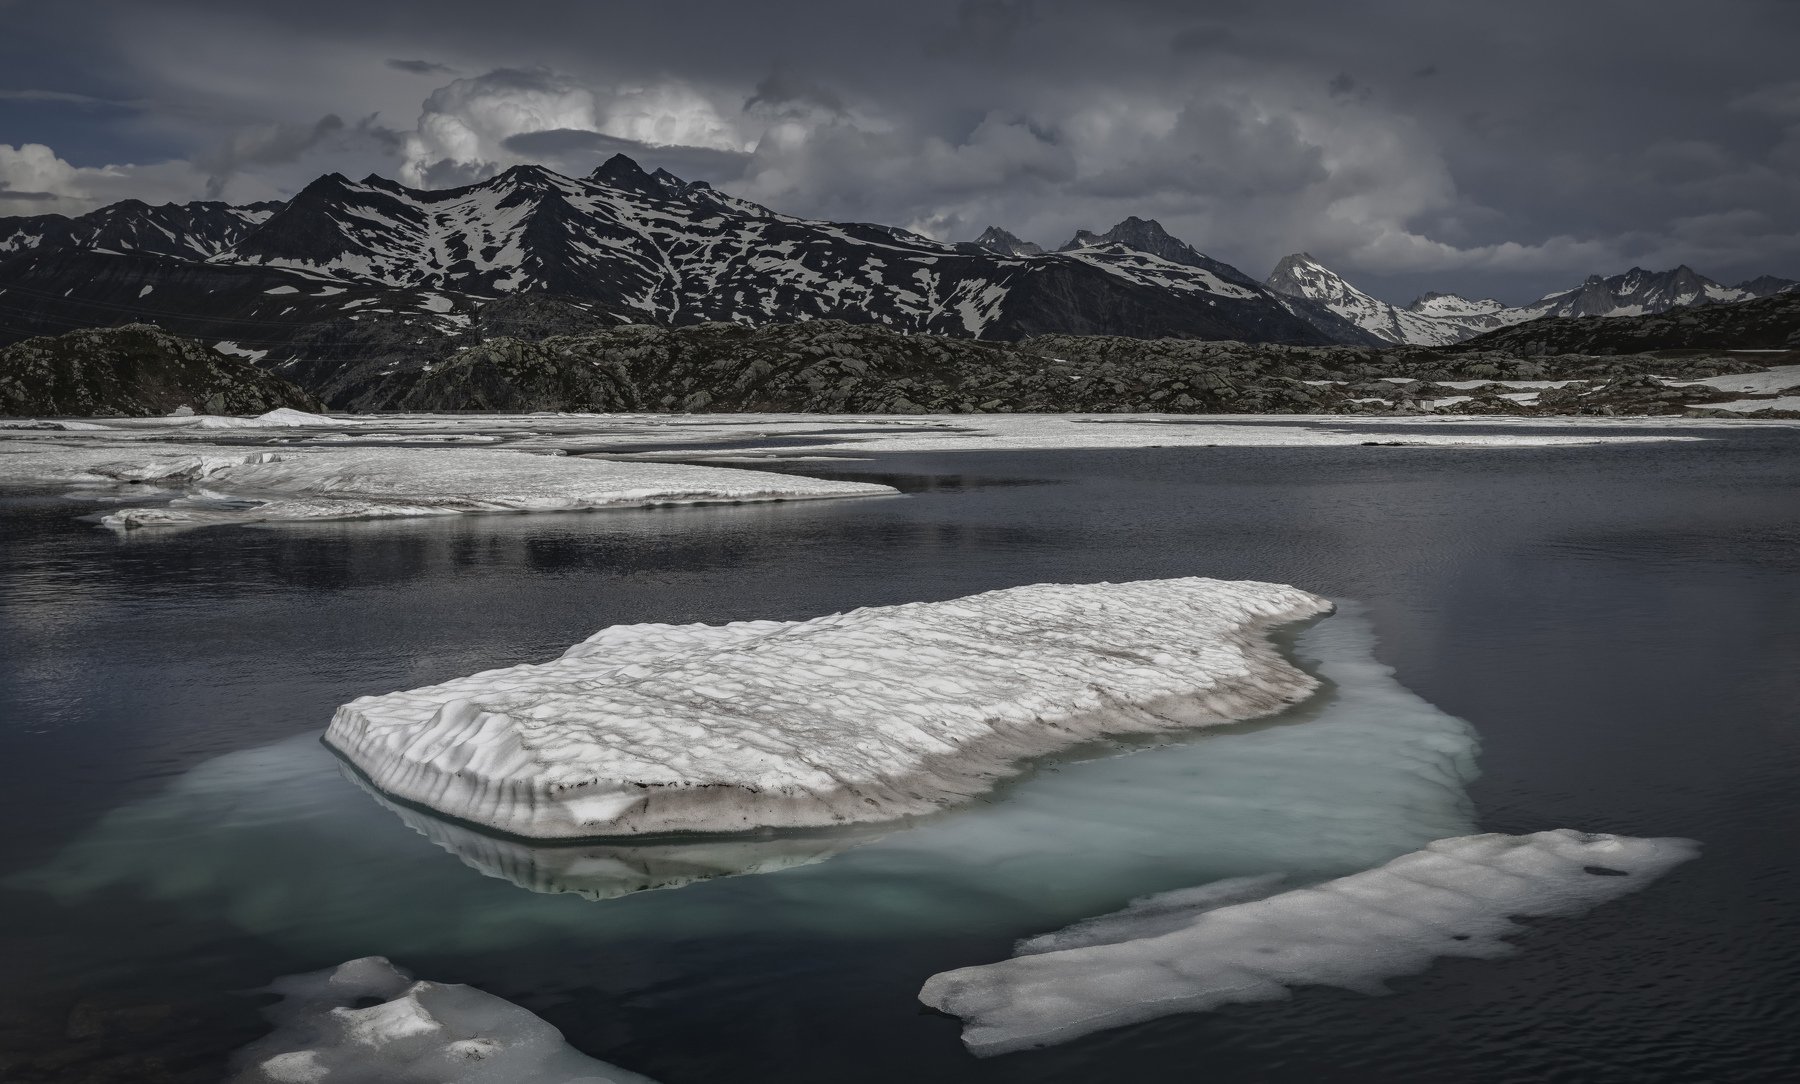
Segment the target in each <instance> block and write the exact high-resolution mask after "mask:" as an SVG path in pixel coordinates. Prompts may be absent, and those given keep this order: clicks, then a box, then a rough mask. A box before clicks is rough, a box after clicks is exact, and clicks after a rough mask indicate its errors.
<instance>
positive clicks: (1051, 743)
mask: <svg viewBox="0 0 1800 1084" xmlns="http://www.w3.org/2000/svg"><path fill="white" fill-rule="evenodd" d="M1330 608H1331V604H1330V603H1329V602H1327V601H1325V600H1324V599H1321V598H1319V597H1317V596H1315V595H1311V594H1308V593H1307V592H1305V591H1301V590H1298V589H1296V588H1292V587H1286V586H1282V585H1278V584H1265V583H1253V582H1231V581H1222V580H1212V579H1201V578H1188V579H1174V580H1147V581H1140V582H1135V583H1125V584H1086V585H1058V584H1039V585H1035V586H1030V587H1016V588H1012V589H1009V590H1004V591H993V592H989V593H987V594H981V595H974V596H971V597H968V598H963V599H956V600H952V601H949V602H932V603H910V604H907V605H902V606H890V607H880V608H868V609H861V610H853V611H851V612H849V613H843V614H834V615H831V616H827V617H820V618H815V619H812V620H809V621H798V622H773V621H751V622H736V623H733V624H729V625H720V626H707V625H678V626H677V625H624V626H617V627H614V628H609V629H605V630H603V631H601V632H600V633H598V634H596V635H595V636H593V637H591V638H590V639H588V640H586V641H584V642H582V643H580V644H577V645H575V646H574V647H572V648H570V649H569V651H568V652H567V653H566V654H565V655H564V656H563V657H562V658H560V659H558V660H556V661H553V662H549V663H543V664H528V665H522V666H513V667H508V668H505V669H500V670H489V671H486V672H484V673H479V674H475V675H473V676H471V677H466V678H460V679H457V680H455V681H449V682H445V683H443V684H441V685H434V686H429V687H427V688H423V689H415V690H412V691H410V692H397V693H390V694H387V695H384V696H365V697H361V698H359V699H357V700H354V701H352V702H350V703H349V704H346V705H344V706H343V707H341V708H339V709H338V710H337V713H336V715H335V716H334V717H333V719H332V721H331V726H330V728H329V729H328V730H327V731H326V736H325V740H326V742H327V744H329V745H331V746H332V747H333V748H334V749H336V750H338V751H339V752H340V753H342V754H343V755H344V757H345V758H346V759H348V760H349V761H350V762H351V763H352V764H354V765H356V766H357V767H358V768H359V769H360V770H361V771H362V772H363V773H365V774H366V775H367V776H368V778H369V779H370V781H371V782H373V784H374V785H375V786H376V787H377V788H378V789H380V790H382V791H383V792H385V793H388V794H390V795H393V796H396V797H398V798H401V799H403V800H406V801H411V802H415V803H418V804H420V805H423V806H426V807H429V808H430V809H433V810H435V811H437V812H439V813H443V814H446V815H448V816H451V817H454V818H457V819H459V820H463V821H468V822H472V823H474V824H477V825H482V826H485V827H488V828H492V829H498V830H500V831H503V832H508V833H511V834H514V835H519V836H525V837H531V838H581V837H593V836H609V835H636V834H654V833H663V832H682V831H701V832H731V831H742V830H747V829H755V828H764V827H815V826H826V825H835V824H844V823H853V822H865V821H880V820H889V819H893V818H897V817H903V816H908V815H912V814H918V813H925V812H930V811H932V810H935V809H938V808H940V807H942V806H945V805H949V804H951V803H953V802H955V801H958V800H960V799H964V798H967V797H969V796H971V795H973V794H976V793H980V792H982V791H984V790H987V789H988V788H989V787H991V786H992V785H993V781H994V779H995V777H996V776H998V775H1001V774H1003V773H1004V772H1005V771H1006V770H1007V769H1008V767H1009V766H1010V765H1012V764H1013V763H1014V762H1016V761H1018V760H1020V759H1021V758H1024V757H1028V756H1034V755H1038V754H1042V753H1046V752H1050V751H1054V750H1058V749H1062V748H1066V747H1069V746H1072V745H1076V744H1078V743H1081V742H1083V741H1087V740H1090V739H1092V738H1095V737H1098V736H1100V735H1104V734H1109V733H1123V732H1150V731H1157V730H1166V729H1173V728H1178V727H1192V726H1204V725H1208V724H1213V723H1219V722H1225V721H1232V720H1238V719H1245V718H1250V717H1253V716H1260V715H1266V714H1268V713H1270V712H1273V711H1276V710H1278V709H1280V708H1283V707H1285V706H1287V705H1289V704H1291V703H1293V702H1295V701H1298V700H1300V699H1303V698H1304V697H1305V696H1306V695H1308V694H1310V693H1311V692H1312V691H1313V689H1314V688H1315V687H1316V686H1317V682H1316V681H1315V680H1314V679H1313V678H1311V677H1309V676H1308V675H1306V674H1305V673H1303V672H1302V671H1300V670H1298V669H1296V668H1295V667H1293V666H1291V665H1290V664H1288V663H1287V662H1286V661H1285V660H1284V659H1282V658H1281V657H1280V655H1279V654H1278V653H1277V652H1276V651H1275V650H1274V649H1273V648H1272V647H1271V646H1270V645H1269V644H1268V642H1267V641H1266V639H1265V637H1264V633H1265V631H1266V630H1267V629H1268V628H1270V627H1271V626H1273V625H1277V624H1282V623H1286V622H1291V621H1296V620H1299V619H1302V618H1307V617H1312V616H1315V615H1318V614H1322V613H1325V612H1328V611H1329V610H1330Z"/></svg>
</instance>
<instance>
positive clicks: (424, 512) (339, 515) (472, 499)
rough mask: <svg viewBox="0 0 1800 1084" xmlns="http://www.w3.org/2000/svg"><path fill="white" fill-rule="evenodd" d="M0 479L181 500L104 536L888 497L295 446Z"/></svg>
mask: <svg viewBox="0 0 1800 1084" xmlns="http://www.w3.org/2000/svg"><path fill="white" fill-rule="evenodd" d="M0 470H3V471H4V472H5V477H7V478H8V479H9V480H12V481H17V482H56V483H75V484H87V485H94V484H121V483H124V484H130V483H136V484H141V485H151V486H156V487H162V488H170V489H176V490H178V491H180V492H181V493H183V494H184V495H183V496H179V497H177V498H176V499H175V500H174V501H172V502H171V503H170V504H168V505H165V506H160V507H129V508H125V509H122V510H120V511H118V512H114V513H112V514H110V515H108V516H106V517H104V518H103V519H102V522H103V523H105V524H106V525H108V526H110V527H119V528H134V527H154V526H197V525H201V524H209V523H254V522H268V521H284V520H287V521H292V520H326V519H379V518H390V517H396V516H442V515H454V514H457V513H465V512H565V511H581V510H591V509H598V508H617V507H641V506H646V505H662V504H701V503H713V502H728V501H776V500H804V499H809V498H823V497H857V496H873V495H878V494H890V493H893V492H894V491H893V490H892V489H891V488H889V487H887V486H882V485H870V484H866V483H860V482H828V481H820V480H818V479H813V478H798V477H790V476H786V475H777V474H767V473H763V472H759V471H747V470H735V469H730V468H723V467H694V466H682V465H675V464H663V463H618V462H610V461H604V460H589V459H575V458H569V457H564V456H546V455H532V454H528V453H523V452H512V451H494V450H488V449H463V448H444V449H429V450H427V449H407V448H378V449H367V448H346V449H315V448H295V449H292V450H289V449H283V450H281V451H262V450H258V451H249V450H246V449H244V448H242V447H235V448H234V447H228V446H204V445H180V444H108V443H105V442H97V443H61V442H48V441H34V442H29V443H27V442H16V443H8V444H6V445H4V446H0Z"/></svg>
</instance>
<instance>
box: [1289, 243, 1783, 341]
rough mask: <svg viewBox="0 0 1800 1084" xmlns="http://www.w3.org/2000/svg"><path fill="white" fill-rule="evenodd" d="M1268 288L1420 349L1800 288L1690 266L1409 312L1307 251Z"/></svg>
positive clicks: (1429, 303) (1445, 301)
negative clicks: (1535, 325)
mask: <svg viewBox="0 0 1800 1084" xmlns="http://www.w3.org/2000/svg"><path fill="white" fill-rule="evenodd" d="M1264 285H1266V286H1267V287H1268V288H1269V289H1271V290H1274V291H1275V292H1277V293H1280V294H1285V295H1287V296H1289V297H1294V298H1301V299H1304V300H1307V301H1310V302H1312V303H1314V304H1316V305H1319V306H1322V307H1324V308H1326V309H1328V310H1330V311H1331V312H1333V313H1335V314H1337V315H1338V316H1341V317H1343V318H1344V319H1345V320H1347V321H1349V322H1350V323H1352V324H1354V325H1355V326H1356V327H1358V328H1361V329H1362V330H1364V331H1366V332H1368V333H1370V334H1372V335H1374V336H1376V337H1377V338H1379V339H1381V340H1382V341H1384V342H1390V343H1405V344H1412V345H1420V346H1443V345H1447V344H1449V343H1453V342H1461V341H1462V340H1464V339H1468V338H1473V337H1474V336H1476V335H1480V334H1484V333H1486V332H1489V331H1493V330H1495V329H1497V328H1502V327H1509V326H1511V325H1513V324H1520V323H1524V322H1525V321H1527V320H1536V319H1538V318H1540V317H1545V316H1602V317H1611V316H1642V315H1645V314H1647V313H1659V312H1667V311H1668V310H1670V309H1674V308H1680V307H1682V306H1685V305H1711V304H1723V303H1729V302H1734V301H1748V300H1750V299H1751V298H1755V297H1768V296H1771V295H1773V294H1777V293H1783V292H1786V291H1789V290H1793V289H1795V288H1796V287H1800V283H1796V282H1793V281H1791V280H1788V279H1779V278H1775V277H1774V276H1771V275H1764V276H1762V277H1761V278H1757V279H1752V280H1750V281H1748V282H1744V283H1740V284H1738V285H1737V286H1721V285H1720V284H1719V283H1716V282H1714V281H1713V280H1711V279H1709V278H1707V277H1706V276H1704V275H1701V274H1699V273H1698V272H1696V271H1695V270H1694V269H1693V268H1690V267H1687V266H1686V265H1683V266H1681V267H1677V268H1675V269H1674V270H1673V271H1646V270H1644V269H1643V268H1640V267H1634V268H1632V269H1631V270H1630V271H1627V272H1625V273H1624V274H1622V275H1614V276H1612V277H1611V278H1601V277H1600V276H1599V275H1593V276H1590V277H1589V278H1588V280H1587V281H1586V282H1584V283H1582V284H1581V285H1580V286H1577V287H1576V288H1575V289H1573V290H1559V291H1557V292H1555V293H1551V294H1546V295H1545V296H1544V297H1542V298H1540V299H1539V300H1537V301H1534V302H1532V303H1531V304H1529V305H1517V306H1508V305H1505V304H1503V303H1502V302H1499V301H1495V300H1494V299H1492V298H1481V299H1477V300H1471V299H1469V298H1465V297H1459V296H1457V295H1456V294H1444V293H1436V292H1432V293H1427V294H1425V295H1424V296H1422V297H1420V298H1419V299H1418V300H1416V301H1414V302H1413V303H1412V304H1411V305H1408V306H1406V307H1405V308H1401V307H1399V306H1397V305H1391V304H1389V303H1388V302H1385V301H1382V300H1380V299H1378V298H1375V297H1371V296H1369V295H1368V294H1366V293H1364V292H1363V291H1361V290H1359V289H1357V288H1356V287H1355V286H1352V285H1351V284H1350V283H1349V282H1348V281H1346V280H1345V279H1344V278H1343V277H1342V276H1340V275H1338V274H1337V273H1336V272H1335V271H1332V270H1331V269H1330V268H1328V267H1326V266H1325V265H1324V264H1322V263H1320V262H1319V261H1318V260H1316V259H1314V258H1313V257H1312V256H1310V255H1308V254H1306V253H1304V252H1301V253H1296V254H1295V255H1292V256H1289V257H1287V258H1285V259H1283V260H1282V261H1281V262H1280V263H1279V264H1277V265H1276V267H1275V270H1274V271H1273V272H1272V273H1271V274H1270V275H1269V277H1268V278H1267V279H1266V280H1265V281H1264Z"/></svg>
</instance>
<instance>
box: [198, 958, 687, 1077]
mask: <svg viewBox="0 0 1800 1084" xmlns="http://www.w3.org/2000/svg"><path fill="white" fill-rule="evenodd" d="M269 990H270V992H271V993H275V994H279V995H280V996H281V1001H280V1002H279V1003H277V1004H276V1005H274V1006H273V1007H271V1008H270V1009H269V1010H267V1015H268V1017H269V1019H270V1021H271V1022H272V1023H274V1024H275V1031H274V1033H273V1034H271V1035H268V1036H266V1037H264V1038H262V1039H260V1040H258V1041H257V1042H255V1043H252V1044H251V1045H250V1046H248V1047H246V1048H245V1049H243V1050H242V1051H240V1052H239V1053H238V1057H237V1058H236V1059H235V1060H236V1062H237V1066H238V1068H237V1072H236V1073H235V1074H234V1075H233V1076H232V1078H231V1080H232V1084H515V1082H516V1084H523V1082H526V1081H529V1082H530V1084H651V1081H650V1078H648V1077H645V1076H640V1075H638V1074H637V1073H632V1072H627V1071H626V1070H624V1069H620V1068H618V1067H617V1066H613V1065H608V1064H607V1063H605V1062H603V1061H596V1060H594V1059H593V1058H590V1057H588V1056H586V1055H585V1054H582V1053H581V1052H580V1051H577V1050H575V1049H574V1048H573V1047H571V1046H569V1045H568V1044H567V1043H565V1042H564V1041H563V1037H562V1033H561V1032H559V1031H557V1030H556V1029H555V1028H553V1027H551V1026H550V1025H549V1024H547V1023H545V1022H544V1021H543V1020H541V1019H539V1018H538V1017H537V1016H535V1015H533V1014H532V1013H530V1012H528V1011H527V1010H525V1009H523V1008H521V1007H519V1006H517V1005H514V1004H513V1003H512V1002H510V1001H506V1000H504V999H502V998H498V997H495V996H494V995H492V994H488V993H484V992H482V991H480V990H477V989H475V988H474V987H471V986H458V985H454V984H449V983H437V982H423V981H421V982H414V981H413V978H412V976H411V975H408V974H407V973H406V972H404V971H401V970H400V969H399V968H397V967H395V966H394V965H393V964H391V963H389V962H388V961H387V960H386V959H384V958H383V957H380V956H367V957H364V958H362V959H359V960H351V961H349V962H348V963H344V964H340V965H338V966H337V967H330V968H326V969H325V970H323V971H314V972H311V973H309V974H305V975H289V976H287V977H286V978H282V979H277V980H276V981H275V982H274V983H273V984H272V985H271V986H270V987H269Z"/></svg>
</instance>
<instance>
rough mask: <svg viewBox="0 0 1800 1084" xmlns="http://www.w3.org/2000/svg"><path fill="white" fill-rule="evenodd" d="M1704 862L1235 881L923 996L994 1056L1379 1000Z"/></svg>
mask: <svg viewBox="0 0 1800 1084" xmlns="http://www.w3.org/2000/svg"><path fill="white" fill-rule="evenodd" d="M1696 853H1697V845H1696V844H1695V843H1693V842H1692V841H1691V840H1685V839H1634V838H1631V837H1627V836H1612V835H1588V834H1585V833H1580V832H1573V831H1570V830H1568V829H1566V828H1565V829H1558V830H1555V831H1549V832H1538V833H1535V834H1532V835H1523V836H1509V835H1499V834H1490V835H1478V836H1461V837H1457V838H1452V839H1441V840H1438V841H1437V842H1435V843H1432V844H1431V845H1430V846H1428V847H1426V848H1425V849H1424V850H1421V851H1415V852H1414V853H1412V854H1408V855H1403V856H1401V857H1399V858H1396V859H1394V860H1393V861H1391V862H1389V863H1387V864H1386V865H1384V866H1380V867H1378V868H1376V869H1372V870H1368V871H1365V872H1363V873H1357V874H1352V875H1351V876H1348V877H1343V878H1339V879H1338V880H1335V881H1328V882H1326V883H1324V884H1320V885H1315V886H1313V887H1310V888H1298V889H1294V890H1292V891H1287V892H1279V893H1276V894H1274V895H1270V894H1269V892H1270V891H1271V889H1272V888H1273V887H1274V886H1273V882H1272V881H1271V879H1269V878H1242V879H1234V880H1232V881H1230V882H1226V883H1220V884H1214V885H1211V886H1203V887H1202V888H1200V889H1187V890H1181V891H1177V892H1171V893H1165V894H1162V895H1160V896H1155V897H1151V898H1149V899H1145V900H1141V901H1138V902H1137V903H1134V904H1133V905H1132V906H1131V907H1130V908H1128V909H1127V910H1125V911H1121V912H1119V913H1117V914H1113V915H1107V916H1104V917H1101V918H1098V919H1093V920H1090V921H1089V922H1086V923H1083V924H1081V925H1079V926H1075V927H1072V928H1071V929H1068V930H1064V931H1061V932H1059V933H1055V934H1050V935H1047V936H1045V937H1041V938H1033V939H1030V940H1027V941H1025V942H1022V943H1021V944H1020V946H1019V952H1020V953H1021V954H1020V955H1018V956H1015V957H1014V958H1013V959H1011V960H1006V961H1003V962H1000V963H994V964H983V965H979V966H975V967H966V968H962V969H960V970H957V971H946V972H943V973H941V974H938V975H934V976H932V977H931V979H930V980H928V981H927V982H926V983H925V986H924V988H923V989H922V990H921V991H920V992H919V999H920V1000H921V1001H923V1002H924V1003H925V1004H927V1005H929V1006H931V1007H933V1008H935V1009H940V1010H942V1011H944V1012H948V1013H952V1014H954V1015H956V1016H960V1017H962V1018H963V1020H964V1031H963V1041H964V1042H965V1043H967V1044H968V1046H969V1047H970V1049H972V1050H974V1051H975V1052H976V1053H978V1054H998V1053H1003V1052H1006V1051H1009V1050H1018V1049H1021V1048H1025V1047H1031V1046H1045V1045H1049V1044H1052V1043H1059V1042H1064V1041H1067V1040H1069V1039H1073V1038H1076V1037H1078V1036H1081V1035H1086V1034H1089V1033H1091V1032H1095V1031H1101V1030H1104V1029H1107V1028H1113V1027H1119V1026H1121V1025H1124V1024H1131V1023H1137V1022H1140V1021H1144V1020H1152V1019H1155V1018H1157V1017H1160V1016H1167V1015H1170V1014H1172V1013H1182V1012H1206V1011H1208V1010H1211V1009H1216V1008H1218V1007H1220V1006H1222V1005H1228V1004H1233V1003H1239V1002H1255V1001H1272V1000H1277V999H1280V998H1284V997H1287V996H1288V990H1289V988H1290V987H1294V986H1336V987H1341V988H1343V989H1347V990H1354V991H1359V992H1365V993H1379V992H1382V990H1383V988H1384V987H1383V983H1384V981H1385V980H1387V979H1390V978H1394V977H1397V976H1401V975H1409V974H1413V973H1415V972H1419V971H1423V970H1425V969H1426V968H1427V967H1429V966H1430V965H1431V963H1432V961H1433V960H1435V959H1436V958H1438V957H1440V956H1464V957H1474V958H1477V959H1487V958H1493V957H1497V956H1504V955H1506V954H1508V953H1509V952H1511V951H1513V950H1512V946H1511V945H1510V944H1508V943H1507V942H1506V941H1505V940H1504V939H1505V938H1507V937H1510V936H1512V935H1514V934H1518V933H1522V932H1524V931H1523V930H1522V929H1521V927H1520V926H1519V925H1518V924H1517V923H1515V922H1513V921H1512V918H1513V917H1515V916H1516V917H1526V918H1539V917H1548V916H1566V915H1576V914H1580V913H1582V912H1584V911H1586V910H1588V909H1589V908H1591V907H1594V906H1597V905H1599V904H1601V903H1605V902H1606V901H1608V900H1611V899H1614V898H1616V897H1619V896H1623V895H1625V894H1627V893H1629V892H1632V891H1634V890H1636V889H1638V888H1642V887H1643V886H1644V885H1645V884H1647V883H1649V882H1650V881H1652V880H1654V879H1655V878H1657V877H1659V876H1661V875H1662V874H1664V873H1666V872H1668V871H1669V870H1670V869H1672V868H1674V867H1675V866H1677V865H1680V864H1681V863H1682V862H1685V861H1687V860H1689V859H1690V858H1693V857H1695V855H1696Z"/></svg>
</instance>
